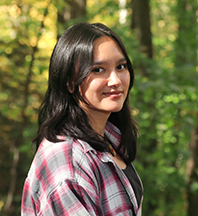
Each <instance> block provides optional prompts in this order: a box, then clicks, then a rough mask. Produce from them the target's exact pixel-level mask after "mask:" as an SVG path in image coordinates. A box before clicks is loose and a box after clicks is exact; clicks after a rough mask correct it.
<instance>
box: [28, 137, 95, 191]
mask: <svg viewBox="0 0 198 216" xmlns="http://www.w3.org/2000/svg"><path fill="white" fill-rule="evenodd" d="M90 152H91V154H95V153H96V151H95V150H94V149H93V148H92V147H91V146H90V145H89V144H88V143H86V142H83V141H81V140H75V139H73V138H70V137H61V141H60V142H56V143H53V142H50V141H48V140H46V139H44V140H43V141H42V143H41V144H40V146H39V148H38V150H37V152H36V155H35V157H34V159H33V162H32V165H31V167H30V171H29V173H28V177H27V180H28V181H29V183H30V184H32V185H37V186H38V187H43V186H42V185H46V186H47V187H50V188H48V190H53V188H54V187H57V185H58V184H60V183H61V182H62V181H64V180H65V179H69V180H71V181H77V180H78V179H77V178H79V176H80V174H79V173H80V172H82V169H83V172H84V171H85V170H86V172H87V170H88V172H90V171H91V170H92V164H93V163H92V159H90ZM88 155H89V156H88ZM82 164H83V166H82ZM39 185H40V186H39ZM37 189H38V188H37Z"/></svg>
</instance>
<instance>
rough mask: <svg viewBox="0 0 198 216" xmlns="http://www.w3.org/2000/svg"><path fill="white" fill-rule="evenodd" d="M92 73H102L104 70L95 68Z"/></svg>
mask: <svg viewBox="0 0 198 216" xmlns="http://www.w3.org/2000/svg"><path fill="white" fill-rule="evenodd" d="M92 71H93V72H95V73H100V72H102V71H103V69H102V68H94V69H93V70H92Z"/></svg>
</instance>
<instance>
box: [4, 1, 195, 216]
mask: <svg viewBox="0 0 198 216" xmlns="http://www.w3.org/2000/svg"><path fill="white" fill-rule="evenodd" d="M182 1H183V0H182ZM179 2H180V1H179ZM179 2H178V1H176V0H174V1H167V0H155V1H150V7H151V30H152V35H153V38H152V41H153V49H154V58H153V59H148V58H146V56H144V55H143V54H142V53H140V52H139V50H138V46H139V42H138V40H137V35H136V32H135V31H131V29H130V24H131V23H130V22H131V14H132V10H131V8H130V1H127V4H126V11H127V13H128V15H127V17H126V22H125V23H124V24H121V23H120V22H119V16H120V9H121V6H120V5H119V1H110V0H102V1H98V0H88V1H87V21H88V22H103V23H105V24H107V25H108V26H109V27H111V28H112V29H113V30H114V31H115V32H117V34H118V35H120V37H121V38H122V40H123V41H124V44H125V45H126V47H127V50H128V53H129V56H130V58H131V60H132V62H133V65H134V69H135V83H134V88H133V89H132V91H131V95H130V96H131V97H130V103H131V106H132V108H133V111H132V114H133V116H134V118H135V120H136V121H137V122H138V124H139V129H140V137H139V140H138V141H139V145H138V155H137V160H136V161H135V166H136V169H137V170H138V173H139V175H140V177H141V178H142V181H143V184H144V205H143V213H144V215H152V216H155V215H156V216H165V215H171V216H177V215H180V216H185V215H187V213H186V212H187V210H186V206H187V204H186V196H187V194H186V187H187V183H188V176H187V174H186V164H187V160H188V158H189V157H190V156H191V154H190V152H189V150H188V144H189V142H190V135H191V132H192V130H193V128H194V127H195V126H196V125H197V124H198V122H197V113H198V106H197V102H198V88H197V85H198V70H197V65H196V61H197V59H196V49H195V47H197V40H196V36H195V35H196V34H195V33H196V32H195V31H196V30H195V29H196V27H195V25H196V21H195V22H192V20H193V21H194V20H195V17H196V16H195V14H194V11H195V10H193V8H194V7H197V6H196V3H195V0H190V1H188V4H187V13H186V14H185V16H184V14H183V13H181V10H180V7H181V5H180V3H179ZM67 4H68V3H67ZM67 4H66V3H65V2H63V1H62V0H59V1H54V2H52V3H48V1H44V0H39V1H38V0H37V1H35V0H30V1H27V0H22V1H20V2H18V1H11V0H10V1H1V3H0V18H1V30H0V31H1V34H0V88H1V91H0V101H1V102H0V127H1V134H0V139H1V142H0V171H1V176H4V178H3V179H2V178H1V180H0V215H3V210H2V208H3V206H4V205H5V203H6V199H7V194H8V190H9V182H10V181H11V180H12V173H10V170H11V167H12V160H13V152H14V148H18V149H19V152H20V158H19V161H18V163H17V164H18V165H17V186H16V189H15V193H14V197H13V205H12V213H13V212H15V214H14V213H13V214H12V215H19V214H20V213H19V212H20V200H21V192H22V187H23V182H24V179H25V177H26V174H27V171H28V169H29V166H30V163H31V160H32V157H33V151H32V150H31V148H30V144H31V140H32V138H33V137H34V134H35V133H36V128H37V113H38V107H39V104H40V103H41V101H42V99H43V95H44V92H45V89H46V85H47V77H48V64H49V58H50V55H51V52H52V49H53V46H54V44H55V42H56V37H57V11H58V10H59V11H60V10H62V9H64V7H67V6H68V5H67ZM46 12H47V13H46ZM181 18H182V19H181ZM179 20H180V21H179ZM74 22H76V20H70V21H69V22H68V23H67V25H71V24H72V23H74ZM179 25H180V26H181V25H182V26H183V28H188V31H180V29H179V28H178V26H179ZM61 31H62V30H61ZM142 64H143V65H144V66H145V67H146V68H147V72H148V77H145V76H142V75H141V73H140V70H139V65H142ZM197 185H198V183H197V181H195V182H193V184H191V190H192V191H194V193H196V192H197V190H198V186H197ZM148 212H149V213H148Z"/></svg>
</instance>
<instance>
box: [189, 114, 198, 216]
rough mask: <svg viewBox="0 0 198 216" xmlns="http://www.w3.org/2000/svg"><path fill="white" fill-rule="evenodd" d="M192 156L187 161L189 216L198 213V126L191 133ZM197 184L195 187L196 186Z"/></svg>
mask: <svg viewBox="0 0 198 216" xmlns="http://www.w3.org/2000/svg"><path fill="white" fill-rule="evenodd" d="M197 116H198V115H197ZM189 148H190V151H191V157H190V158H189V160H188V163H187V174H188V177H189V181H188V185H187V199H188V201H187V202H188V216H193V215H198V205H197V203H198V190H197V187H196V185H197V184H198V173H197V169H198V126H197V127H196V128H195V129H194V130H193V132H192V134H191V141H190V145H189ZM194 186H195V187H194Z"/></svg>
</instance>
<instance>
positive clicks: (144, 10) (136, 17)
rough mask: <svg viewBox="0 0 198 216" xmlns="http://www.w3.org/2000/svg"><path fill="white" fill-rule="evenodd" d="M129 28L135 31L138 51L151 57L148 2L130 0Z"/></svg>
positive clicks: (147, 0)
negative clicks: (130, 17)
mask: <svg viewBox="0 0 198 216" xmlns="http://www.w3.org/2000/svg"><path fill="white" fill-rule="evenodd" d="M132 11H133V12H132V22H131V28H132V29H137V36H138V40H139V42H140V51H141V52H142V53H145V55H146V56H147V57H148V58H152V57H153V49H152V35H151V28H150V25H151V23H150V7H149V0H132Z"/></svg>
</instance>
